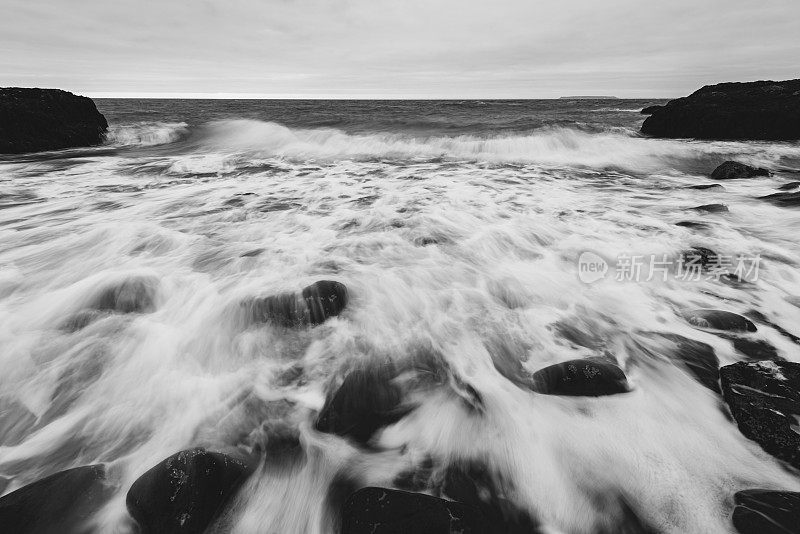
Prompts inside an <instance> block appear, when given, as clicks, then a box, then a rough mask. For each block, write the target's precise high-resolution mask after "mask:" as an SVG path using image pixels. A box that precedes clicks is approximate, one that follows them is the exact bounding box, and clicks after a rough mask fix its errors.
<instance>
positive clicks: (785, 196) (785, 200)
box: [758, 191, 800, 208]
mask: <svg viewBox="0 0 800 534" xmlns="http://www.w3.org/2000/svg"><path fill="white" fill-rule="evenodd" d="M758 198H760V199H761V200H766V201H767V202H771V203H772V204H775V205H776V206H780V207H782V208H796V207H798V206H800V191H795V192H794V193H773V194H771V195H766V196H763V197H758Z"/></svg>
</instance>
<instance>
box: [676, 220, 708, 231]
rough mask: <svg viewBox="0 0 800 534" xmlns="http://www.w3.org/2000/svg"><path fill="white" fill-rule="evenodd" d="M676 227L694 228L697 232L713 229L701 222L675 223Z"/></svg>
mask: <svg viewBox="0 0 800 534" xmlns="http://www.w3.org/2000/svg"><path fill="white" fill-rule="evenodd" d="M675 226H683V227H684V228H693V229H695V230H708V229H709V228H711V225H709V224H708V223H704V222H700V221H679V222H676V223H675Z"/></svg>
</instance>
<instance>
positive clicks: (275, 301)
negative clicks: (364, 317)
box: [243, 280, 349, 327]
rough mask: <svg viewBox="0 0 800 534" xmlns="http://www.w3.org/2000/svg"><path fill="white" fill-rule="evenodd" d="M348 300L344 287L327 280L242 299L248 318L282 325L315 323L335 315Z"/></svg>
mask: <svg viewBox="0 0 800 534" xmlns="http://www.w3.org/2000/svg"><path fill="white" fill-rule="evenodd" d="M348 300H349V297H348V293H347V287H346V286H345V285H344V284H342V283H340V282H334V281H330V280H321V281H319V282H314V283H313V284H311V285H310V286H308V287H305V288H303V290H302V291H301V292H300V294H296V293H285V294H282V295H273V296H269V297H263V298H258V299H252V300H250V301H247V302H245V303H243V306H244V307H245V308H246V309H247V312H248V314H249V315H250V316H251V319H252V320H253V321H255V322H258V323H273V324H278V325H281V326H285V327H296V326H306V325H312V326H313V325H318V324H322V323H323V322H325V321H326V320H327V319H329V318H330V317H336V316H337V315H339V314H340V313H341V312H342V310H344V308H345V306H347V302H348Z"/></svg>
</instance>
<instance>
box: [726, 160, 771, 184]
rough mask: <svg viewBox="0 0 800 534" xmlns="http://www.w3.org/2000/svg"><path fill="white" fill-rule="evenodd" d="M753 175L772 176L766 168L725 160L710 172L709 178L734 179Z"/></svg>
mask: <svg viewBox="0 0 800 534" xmlns="http://www.w3.org/2000/svg"><path fill="white" fill-rule="evenodd" d="M754 176H772V173H771V172H769V171H768V170H767V169H763V168H756V167H751V166H750V165H745V164H744V163H739V162H738V161H726V162H724V163H722V164H721V165H720V166H719V167H717V168H716V169H714V172H712V173H711V178H712V179H714V180H734V179H736V178H753V177H754Z"/></svg>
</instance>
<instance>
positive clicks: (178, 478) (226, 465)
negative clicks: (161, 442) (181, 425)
mask: <svg viewBox="0 0 800 534" xmlns="http://www.w3.org/2000/svg"><path fill="white" fill-rule="evenodd" d="M251 472H252V467H251V466H248V465H247V464H246V463H245V462H243V461H240V460H237V459H234V458H232V457H230V456H227V455H225V454H222V453H218V452H209V451H206V450H205V449H189V450H185V451H182V452H179V453H177V454H174V455H172V456H170V457H169V458H167V459H166V460H164V461H163V462H161V463H160V464H158V465H156V466H155V467H153V468H152V469H150V470H149V471H147V472H146V473H144V474H143V475H142V476H141V477H139V478H138V479H137V480H136V482H134V483H133V485H132V486H131V489H130V490H129V491H128V495H127V498H126V504H127V507H128V512H129V513H130V514H131V516H132V517H133V518H134V519H135V520H136V522H137V523H138V524H139V528H140V531H141V534H190V533H191V534H202V533H203V532H205V530H206V528H208V526H209V525H211V524H212V522H213V521H214V520H215V519H216V518H217V517H218V516H219V515H220V514H221V513H222V511H223V510H224V508H225V505H226V504H227V503H228V502H229V501H230V500H231V498H232V497H233V496H234V495H235V494H236V492H237V491H238V489H239V487H240V486H241V485H242V484H243V483H244V482H245V480H246V479H247V477H248V476H249V475H250V473H251Z"/></svg>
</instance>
